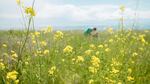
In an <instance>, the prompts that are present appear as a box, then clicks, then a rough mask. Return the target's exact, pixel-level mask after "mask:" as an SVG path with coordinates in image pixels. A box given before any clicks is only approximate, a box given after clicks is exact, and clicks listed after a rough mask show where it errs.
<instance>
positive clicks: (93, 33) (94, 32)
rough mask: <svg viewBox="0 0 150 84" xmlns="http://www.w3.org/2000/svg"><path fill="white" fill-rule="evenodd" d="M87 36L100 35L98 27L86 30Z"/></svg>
mask: <svg viewBox="0 0 150 84" xmlns="http://www.w3.org/2000/svg"><path fill="white" fill-rule="evenodd" d="M84 35H85V36H92V37H98V32H97V28H96V27H94V28H88V29H86V30H85V31H84Z"/></svg>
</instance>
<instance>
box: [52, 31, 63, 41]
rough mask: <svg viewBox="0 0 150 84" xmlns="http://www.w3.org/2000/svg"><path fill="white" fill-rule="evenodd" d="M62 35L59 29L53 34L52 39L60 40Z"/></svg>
mask: <svg viewBox="0 0 150 84" xmlns="http://www.w3.org/2000/svg"><path fill="white" fill-rule="evenodd" d="M63 36H64V34H63V33H62V32H61V31H56V33H55V35H54V40H60V39H62V38H63Z"/></svg>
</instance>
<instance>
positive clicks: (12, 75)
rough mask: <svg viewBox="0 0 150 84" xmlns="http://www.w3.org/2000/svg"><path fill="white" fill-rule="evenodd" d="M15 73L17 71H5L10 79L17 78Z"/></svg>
mask: <svg viewBox="0 0 150 84" xmlns="http://www.w3.org/2000/svg"><path fill="white" fill-rule="evenodd" d="M17 75H18V72H17V71H11V72H8V73H7V76H6V78H7V79H10V80H16V79H17Z"/></svg>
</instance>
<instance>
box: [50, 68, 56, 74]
mask: <svg viewBox="0 0 150 84" xmlns="http://www.w3.org/2000/svg"><path fill="white" fill-rule="evenodd" d="M55 71H56V66H52V67H51V68H50V69H49V71H48V74H49V75H54V72H55Z"/></svg>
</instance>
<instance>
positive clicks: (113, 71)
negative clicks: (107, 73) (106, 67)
mask: <svg viewBox="0 0 150 84" xmlns="http://www.w3.org/2000/svg"><path fill="white" fill-rule="evenodd" d="M118 72H119V70H117V69H115V68H114V67H113V68H112V71H111V73H114V74H116V73H118Z"/></svg>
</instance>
